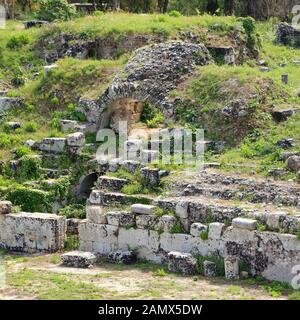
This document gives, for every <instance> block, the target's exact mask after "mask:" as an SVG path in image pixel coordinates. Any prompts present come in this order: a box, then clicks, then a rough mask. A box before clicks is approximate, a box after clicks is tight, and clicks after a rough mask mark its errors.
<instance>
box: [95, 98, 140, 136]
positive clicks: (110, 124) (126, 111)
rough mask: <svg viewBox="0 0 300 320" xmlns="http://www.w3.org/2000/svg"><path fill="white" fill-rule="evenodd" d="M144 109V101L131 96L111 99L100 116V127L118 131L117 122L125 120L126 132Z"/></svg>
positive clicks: (138, 119) (137, 120) (138, 118)
mask: <svg viewBox="0 0 300 320" xmlns="http://www.w3.org/2000/svg"><path fill="white" fill-rule="evenodd" d="M143 109H144V102H143V101H139V100H135V99H132V98H123V99H118V100H115V101H113V102H112V103H111V104H110V106H109V107H108V109H107V110H106V111H105V112H104V113H103V114H102V116H101V123H100V128H111V129H113V130H114V131H115V132H119V122H120V121H127V130H128V133H129V132H130V131H131V130H132V128H133V125H134V124H135V123H137V122H139V121H140V119H141V115H142V112H143Z"/></svg>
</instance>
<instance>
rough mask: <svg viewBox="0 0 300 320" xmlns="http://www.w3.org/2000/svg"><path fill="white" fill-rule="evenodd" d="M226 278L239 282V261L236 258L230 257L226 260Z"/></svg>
mask: <svg viewBox="0 0 300 320" xmlns="http://www.w3.org/2000/svg"><path fill="white" fill-rule="evenodd" d="M224 264H225V277H226V279H228V280H238V279H239V278H240V271H239V259H238V258H237V257H234V256H228V257H226V258H225V259H224Z"/></svg>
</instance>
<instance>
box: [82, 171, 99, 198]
mask: <svg viewBox="0 0 300 320" xmlns="http://www.w3.org/2000/svg"><path fill="white" fill-rule="evenodd" d="M97 179H98V175H97V173H95V172H92V173H89V174H88V175H86V176H83V177H82V178H81V179H80V181H79V187H78V192H77V193H78V195H79V196H80V197H82V198H84V199H87V198H88V197H89V196H90V193H91V192H92V188H93V187H94V185H95V182H96V181H97Z"/></svg>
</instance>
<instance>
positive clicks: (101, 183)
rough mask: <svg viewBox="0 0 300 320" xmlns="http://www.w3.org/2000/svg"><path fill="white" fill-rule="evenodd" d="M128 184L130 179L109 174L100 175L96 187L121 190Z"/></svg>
mask: <svg viewBox="0 0 300 320" xmlns="http://www.w3.org/2000/svg"><path fill="white" fill-rule="evenodd" d="M127 184H128V180H126V179H120V178H115V177H109V176H101V177H99V179H98V181H97V183H96V187H97V188H98V189H101V190H103V189H104V190H105V189H106V190H111V191H121V190H122V188H123V187H124V186H126V185H127Z"/></svg>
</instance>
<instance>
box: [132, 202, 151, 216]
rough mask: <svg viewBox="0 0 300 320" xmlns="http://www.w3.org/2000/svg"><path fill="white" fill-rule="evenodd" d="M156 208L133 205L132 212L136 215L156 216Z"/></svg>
mask: <svg viewBox="0 0 300 320" xmlns="http://www.w3.org/2000/svg"><path fill="white" fill-rule="evenodd" d="M155 209H156V206H151V205H147V204H139V203H136V204H133V205H132V206H131V212H132V213H136V214H151V215H152V214H154V212H155Z"/></svg>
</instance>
